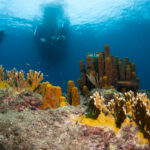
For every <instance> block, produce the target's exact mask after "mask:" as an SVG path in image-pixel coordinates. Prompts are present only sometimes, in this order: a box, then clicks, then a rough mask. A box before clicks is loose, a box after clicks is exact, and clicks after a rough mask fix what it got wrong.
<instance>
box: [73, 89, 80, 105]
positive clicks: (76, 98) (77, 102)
mask: <svg viewBox="0 0 150 150" xmlns="http://www.w3.org/2000/svg"><path fill="white" fill-rule="evenodd" d="M72 105H73V106H77V105H80V96H79V93H78V88H77V87H73V88H72Z"/></svg>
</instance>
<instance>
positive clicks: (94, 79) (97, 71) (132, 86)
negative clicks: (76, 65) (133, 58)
mask: <svg viewBox="0 0 150 150" xmlns="http://www.w3.org/2000/svg"><path fill="white" fill-rule="evenodd" d="M80 74H81V79H78V80H77V81H78V86H79V88H80V91H81V93H82V94H84V90H83V87H85V86H86V87H87V88H88V90H91V89H93V88H105V89H107V88H116V89H117V90H118V91H122V92H126V91H129V90H133V91H135V92H137V90H138V89H139V78H137V77H136V67H135V64H134V63H131V62H129V58H128V57H125V62H123V59H118V57H115V56H112V55H110V50H109V46H108V45H105V47H104V52H102V53H99V52H97V53H96V54H87V70H86V67H85V63H84V61H83V60H81V61H80Z"/></svg>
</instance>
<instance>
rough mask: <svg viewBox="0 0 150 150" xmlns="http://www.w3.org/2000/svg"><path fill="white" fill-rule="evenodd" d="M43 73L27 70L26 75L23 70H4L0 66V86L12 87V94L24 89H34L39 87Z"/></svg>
mask: <svg viewBox="0 0 150 150" xmlns="http://www.w3.org/2000/svg"><path fill="white" fill-rule="evenodd" d="M43 79H44V78H43V74H41V73H40V72H36V71H33V70H29V73H27V77H25V72H24V71H23V70H21V71H17V70H16V69H15V68H14V69H12V70H11V71H7V70H6V71H5V72H4V68H3V66H2V65H1V66H0V87H1V88H12V90H11V92H12V94H15V93H16V92H17V93H21V92H22V91H24V90H25V89H27V90H30V91H35V90H37V89H38V88H39V86H40V83H41V81H42V80H43Z"/></svg>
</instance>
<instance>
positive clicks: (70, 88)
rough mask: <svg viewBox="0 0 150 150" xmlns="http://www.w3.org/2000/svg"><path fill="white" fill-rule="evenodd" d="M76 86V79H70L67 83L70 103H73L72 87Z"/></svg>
mask: <svg viewBox="0 0 150 150" xmlns="http://www.w3.org/2000/svg"><path fill="white" fill-rule="evenodd" d="M73 87H75V84H74V81H72V80H69V81H68V85H67V95H68V101H69V104H72V95H71V94H72V92H71V91H72V88H73Z"/></svg>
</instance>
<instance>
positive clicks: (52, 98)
mask: <svg viewBox="0 0 150 150" xmlns="http://www.w3.org/2000/svg"><path fill="white" fill-rule="evenodd" d="M41 93H42V95H43V105H42V107H41V109H43V110H44V109H47V108H58V107H59V106H64V105H67V104H68V103H67V102H66V98H65V97H63V96H62V92H61V88H60V87H59V86H52V85H51V84H50V83H49V82H44V83H43V84H42V86H41Z"/></svg>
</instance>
